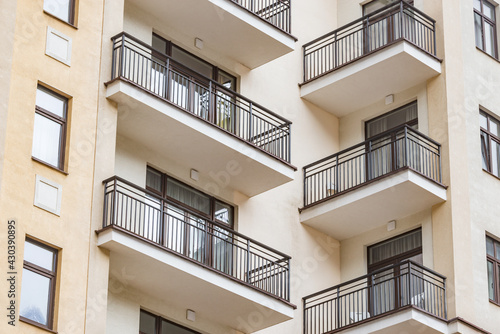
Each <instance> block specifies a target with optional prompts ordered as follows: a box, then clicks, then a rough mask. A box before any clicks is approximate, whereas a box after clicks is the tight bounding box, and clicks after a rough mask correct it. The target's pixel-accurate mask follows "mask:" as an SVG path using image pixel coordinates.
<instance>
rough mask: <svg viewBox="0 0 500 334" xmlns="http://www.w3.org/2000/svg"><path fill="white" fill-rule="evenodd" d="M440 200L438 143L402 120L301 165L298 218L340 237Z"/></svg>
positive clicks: (443, 196)
mask: <svg viewBox="0 0 500 334" xmlns="http://www.w3.org/2000/svg"><path fill="white" fill-rule="evenodd" d="M445 200H446V187H445V186H444V185H443V184H441V146H440V145H439V144H438V143H436V142H435V141H434V140H432V139H430V138H429V137H427V136H425V135H424V134H422V133H420V132H418V131H416V130H413V129H412V128H410V127H408V126H402V127H398V128H396V129H394V130H390V131H388V132H385V133H382V134H380V135H378V136H376V137H373V138H372V139H370V140H367V141H364V142H362V143H360V144H357V145H355V146H352V147H350V148H348V149H345V150H343V151H341V152H338V153H336V154H333V155H331V156H329V157H326V158H324V159H321V160H319V161H317V162H314V163H312V164H310V165H307V166H305V167H304V207H303V208H302V209H301V217H300V218H301V222H302V223H304V224H306V225H309V226H311V227H314V228H316V229H317V230H319V231H322V232H324V233H327V234H329V235H330V236H332V237H334V238H336V239H338V240H344V239H347V238H350V237H353V236H355V235H357V234H360V233H363V232H366V231H369V230H371V229H373V228H376V227H378V226H381V225H383V224H384V223H386V222H388V221H390V220H394V219H399V218H403V217H406V216H409V215H411V214H414V213H417V212H419V211H422V210H424V209H426V208H431V207H432V206H433V205H435V204H438V203H441V202H443V201H445Z"/></svg>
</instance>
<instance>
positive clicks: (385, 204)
mask: <svg viewBox="0 0 500 334" xmlns="http://www.w3.org/2000/svg"><path fill="white" fill-rule="evenodd" d="M445 200H446V189H445V188H444V187H443V186H442V185H440V184H438V183H436V182H434V181H431V180H429V179H428V178H426V177H423V176H422V175H420V174H418V173H416V172H414V171H413V170H411V169H408V168H406V169H403V170H402V171H399V172H397V173H394V174H389V175H387V176H385V177H383V178H381V179H379V180H377V181H374V182H371V183H368V184H365V185H363V186H360V187H358V188H356V189H353V190H350V191H348V192H346V193H345V194H341V195H339V196H336V197H332V198H331V199H325V200H324V201H322V202H321V203H319V204H316V205H314V206H311V207H309V208H306V209H304V210H303V211H302V213H301V215H300V221H301V222H302V223H304V224H306V225H309V226H311V227H313V228H315V229H317V230H319V231H321V232H324V233H326V234H328V235H330V236H332V237H334V238H336V239H337V240H344V239H348V238H350V237H353V236H355V235H357V234H361V233H363V232H366V231H369V230H371V229H374V228H376V227H379V226H381V225H383V224H385V223H387V222H388V221H390V220H395V219H399V218H403V217H406V216H409V215H411V214H415V213H417V212H420V211H422V210H425V209H427V208H431V207H432V206H433V205H435V204H438V203H441V202H443V201H445Z"/></svg>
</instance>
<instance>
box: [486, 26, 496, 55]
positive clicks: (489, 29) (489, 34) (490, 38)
mask: <svg viewBox="0 0 500 334" xmlns="http://www.w3.org/2000/svg"><path fill="white" fill-rule="evenodd" d="M484 43H485V45H484V51H485V52H486V53H487V54H489V55H490V56H492V57H496V54H495V28H494V27H493V26H492V25H491V24H489V23H486V22H485V27H484Z"/></svg>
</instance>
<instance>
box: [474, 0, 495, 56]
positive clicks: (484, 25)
mask: <svg viewBox="0 0 500 334" xmlns="http://www.w3.org/2000/svg"><path fill="white" fill-rule="evenodd" d="M474 28H475V33H476V46H477V47H478V48H479V49H481V50H483V51H484V52H486V53H487V54H489V55H490V56H492V57H495V58H497V57H498V55H497V42H496V40H497V37H496V29H497V28H496V22H495V6H493V5H492V4H491V3H489V2H488V1H486V0H474Z"/></svg>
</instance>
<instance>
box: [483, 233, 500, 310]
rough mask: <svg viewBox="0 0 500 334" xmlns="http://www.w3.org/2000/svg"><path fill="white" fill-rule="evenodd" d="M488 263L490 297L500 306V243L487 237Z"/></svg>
mask: <svg viewBox="0 0 500 334" xmlns="http://www.w3.org/2000/svg"><path fill="white" fill-rule="evenodd" d="M486 263H487V268H488V269H487V270H488V296H489V298H490V300H491V301H493V302H495V303H497V304H500V242H499V241H497V240H494V239H493V238H490V237H486Z"/></svg>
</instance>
